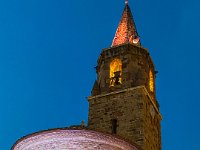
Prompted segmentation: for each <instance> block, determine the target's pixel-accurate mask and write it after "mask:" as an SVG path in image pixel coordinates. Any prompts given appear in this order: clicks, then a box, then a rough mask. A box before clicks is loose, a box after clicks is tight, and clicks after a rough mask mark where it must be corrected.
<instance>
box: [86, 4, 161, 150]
mask: <svg viewBox="0 0 200 150" xmlns="http://www.w3.org/2000/svg"><path fill="white" fill-rule="evenodd" d="M97 63H98V65H97V67H96V73H97V79H96V81H95V83H94V86H93V89H92V94H91V96H90V97H88V101H89V118H88V128H89V129H91V130H96V131H99V132H103V133H110V134H116V135H117V136H119V137H122V138H123V139H125V140H128V141H129V142H130V143H135V144H137V145H138V146H139V147H140V149H141V150H161V127H160V121H161V119H162V117H161V115H160V112H159V105H158V102H157V100H156V89H155V77H156V71H155V67H154V63H153V61H152V59H151V56H150V54H149V52H148V50H147V49H145V48H143V47H142V46H141V42H140V38H139V35H138V33H137V30H136V26H135V23H134V20H133V17H132V13H131V10H130V7H129V5H128V1H127V0H126V4H125V8H124V11H123V14H122V18H121V20H120V23H119V25H118V28H117V31H116V34H115V36H114V39H113V42H112V45H111V47H109V48H106V49H103V50H102V52H101V54H100V56H99V59H98V62H97Z"/></svg>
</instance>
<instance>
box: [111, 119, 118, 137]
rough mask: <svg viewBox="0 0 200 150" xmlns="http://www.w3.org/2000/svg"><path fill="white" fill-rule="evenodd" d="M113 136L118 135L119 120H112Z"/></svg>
mask: <svg viewBox="0 0 200 150" xmlns="http://www.w3.org/2000/svg"><path fill="white" fill-rule="evenodd" d="M112 134H117V119H113V120H112Z"/></svg>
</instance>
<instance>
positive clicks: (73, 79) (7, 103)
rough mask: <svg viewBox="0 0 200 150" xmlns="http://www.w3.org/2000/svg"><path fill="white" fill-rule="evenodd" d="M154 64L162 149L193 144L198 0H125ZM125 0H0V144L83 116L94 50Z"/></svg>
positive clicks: (198, 101) (199, 126)
mask: <svg viewBox="0 0 200 150" xmlns="http://www.w3.org/2000/svg"><path fill="white" fill-rule="evenodd" d="M129 5H130V7H131V10H132V12H133V16H134V20H135V23H136V26H137V30H138V33H139V35H140V37H141V42H142V45H143V47H145V48H148V50H149V52H150V54H151V56H152V58H153V61H154V63H155V66H156V70H158V71H159V73H158V75H157V80H156V89H157V99H158V102H159V104H160V111H161V114H162V115H163V120H162V147H163V150H188V149H189V150H199V149H200V144H199V136H200V116H199V115H200V108H199V107H200V92H199V85H200V67H199V64H200V63H199V61H200V57H199V55H200V36H199V35H200V8H199V6H200V1H199V0H190V1H188V0H152V1H151V0H130V2H129ZM123 8H124V0H99V1H97V0H0V103H1V104H0V150H9V149H10V148H11V146H12V145H13V144H14V143H15V141H16V140H18V139H19V138H21V137H22V136H25V135H27V134H30V133H33V132H36V131H40V130H46V129H49V128H59V127H67V126H70V125H76V124H80V123H81V121H82V120H85V122H87V115H88V102H87V100H86V97H87V96H89V95H90V91H91V89H92V86H93V83H94V80H95V78H96V74H95V69H94V67H95V66H96V64H97V63H96V62H97V58H98V56H99V54H100V52H101V50H102V49H103V48H108V47H110V45H111V42H112V39H113V37H114V34H115V31H116V28H117V26H118V23H119V20H120V18H121V15H122V11H123Z"/></svg>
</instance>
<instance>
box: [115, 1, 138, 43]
mask: <svg viewBox="0 0 200 150" xmlns="http://www.w3.org/2000/svg"><path fill="white" fill-rule="evenodd" d="M125 4H126V5H125V8H124V11H123V14H122V18H121V21H120V23H119V26H118V28H117V31H116V33H115V37H114V39H113V42H112V46H117V45H120V44H124V43H133V44H136V45H140V39H139V36H138V33H137V30H136V26H135V23H134V20H133V17H132V13H131V9H130V7H129V6H128V0H126V1H125Z"/></svg>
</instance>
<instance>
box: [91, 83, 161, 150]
mask: <svg viewBox="0 0 200 150" xmlns="http://www.w3.org/2000/svg"><path fill="white" fill-rule="evenodd" d="M144 89H145V88H144V87H136V88H132V89H127V90H122V91H116V92H112V93H109V94H105V95H99V96H93V97H89V98H88V101H89V120H88V128H89V129H91V130H96V131H100V132H105V133H112V120H113V119H116V120H117V133H116V134H117V135H118V136H120V137H122V138H124V139H126V140H128V141H130V142H131V143H135V144H137V145H138V146H139V147H141V150H161V148H160V147H161V146H160V119H161V118H160V115H159V112H158V111H156V108H154V107H155V106H156V105H153V103H152V101H151V100H150V98H149V96H148V94H147V93H146V92H145V90H144ZM152 107H153V108H154V110H155V111H153V109H152ZM150 109H152V110H151V111H150ZM153 112H154V113H155V114H153ZM152 116H153V117H152Z"/></svg>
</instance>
